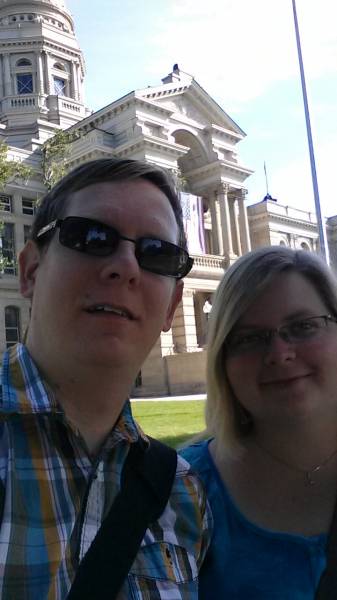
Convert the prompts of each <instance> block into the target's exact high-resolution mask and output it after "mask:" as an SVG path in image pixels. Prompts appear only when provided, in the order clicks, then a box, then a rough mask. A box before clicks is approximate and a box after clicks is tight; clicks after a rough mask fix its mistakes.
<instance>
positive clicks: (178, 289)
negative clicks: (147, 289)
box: [162, 280, 184, 331]
mask: <svg viewBox="0 0 337 600" xmlns="http://www.w3.org/2000/svg"><path fill="white" fill-rule="evenodd" d="M183 290H184V282H183V281H181V280H180V281H177V282H176V284H175V288H174V290H173V292H172V298H171V302H170V304H169V307H168V309H167V315H166V319H165V323H164V325H163V327H162V331H168V330H169V329H171V325H172V321H173V317H174V313H175V311H176V308H177V306H178V304H179V303H180V302H181V299H182V297H183Z"/></svg>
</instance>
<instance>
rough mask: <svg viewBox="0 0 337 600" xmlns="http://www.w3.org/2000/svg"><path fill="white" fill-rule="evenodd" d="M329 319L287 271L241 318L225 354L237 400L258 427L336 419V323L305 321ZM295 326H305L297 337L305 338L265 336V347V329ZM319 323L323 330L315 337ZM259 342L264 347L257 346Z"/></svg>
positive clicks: (312, 292)
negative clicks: (322, 317)
mask: <svg viewBox="0 0 337 600" xmlns="http://www.w3.org/2000/svg"><path fill="white" fill-rule="evenodd" d="M328 314H329V310H328V308H327V307H326V305H325V303H324V301H323V300H322V298H321V296H320V295H319V293H318V292H317V290H316V288H315V287H314V286H313V285H312V284H311V283H310V282H309V280H308V279H306V278H305V277H304V276H303V275H300V274H299V273H295V272H289V273H282V274H280V275H277V276H276V277H275V279H274V280H273V281H272V283H271V284H270V285H269V286H268V287H267V288H266V290H265V291H264V292H263V293H262V294H261V295H260V296H259V297H258V298H257V299H256V300H255V301H254V302H253V303H252V304H251V306H250V308H249V309H248V310H247V311H246V313H245V314H244V315H243V316H242V317H241V318H240V319H239V321H238V323H237V324H236V326H235V328H234V331H233V333H232V334H231V338H230V339H232V340H233V342H234V347H233V350H232V351H230V349H229V350H228V351H227V352H226V354H227V356H226V362H225V367H226V373H227V377H228V380H229V383H230V386H231V388H232V391H233V393H234V396H235V398H236V399H237V400H238V401H239V402H240V403H241V405H242V406H243V407H244V408H245V409H246V410H247V411H248V412H249V413H250V414H251V415H252V417H253V420H254V422H255V423H256V425H258V424H259V422H260V423H261V424H262V423H266V422H274V423H275V419H277V422H278V423H279V424H280V425H281V423H282V422H284V423H286V422H289V420H290V421H292V422H294V420H297V419H308V418H316V417H317V416H318V415H319V414H323V413H324V416H327V417H329V415H331V416H332V415H334V418H335V415H336V408H337V324H336V323H335V322H332V321H329V320H328V321H324V320H318V321H316V320H314V321H308V323H307V322H306V321H304V322H303V320H305V319H307V318H309V317H316V316H322V315H328ZM294 321H301V323H300V329H299V331H300V336H299V337H300V338H302V337H303V339H301V340H300V341H295V342H293V341H289V340H288V339H282V338H281V336H279V335H277V334H274V335H272V336H271V338H268V335H267V336H266V339H267V340H268V341H266V343H265V344H263V339H264V335H263V334H264V332H261V330H264V331H265V330H269V329H272V330H273V329H278V328H279V327H280V326H284V325H288V324H293V323H294ZM317 322H319V324H320V325H321V326H322V327H321V328H320V329H319V330H318V331H317V333H316V330H315V327H316V324H317ZM325 323H326V325H325ZM313 325H314V328H313ZM292 327H294V326H293V325H292ZM312 328H313V329H312ZM302 329H303V330H304V333H302ZM307 330H308V335H306V331H307ZM312 330H313V331H314V333H312ZM283 331H284V330H283ZM294 331H295V333H296V331H297V325H296V326H295V327H294ZM261 333H262V336H261ZM255 334H257V337H256V335H255ZM252 335H253V337H251V336H252ZM285 337H286V336H285ZM256 339H257V340H261V339H262V343H260V342H258V343H255V341H256ZM235 344H236V347H235Z"/></svg>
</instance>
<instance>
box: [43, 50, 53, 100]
mask: <svg viewBox="0 0 337 600" xmlns="http://www.w3.org/2000/svg"><path fill="white" fill-rule="evenodd" d="M44 58H45V60H44V75H45V78H44V80H45V82H46V92H47V94H48V96H50V95H53V94H54V88H53V82H52V77H51V68H52V64H51V57H50V55H49V54H48V52H45V53H44Z"/></svg>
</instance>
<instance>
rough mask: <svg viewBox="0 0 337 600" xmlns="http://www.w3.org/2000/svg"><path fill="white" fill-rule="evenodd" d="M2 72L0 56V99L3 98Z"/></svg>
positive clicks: (0, 57)
mask: <svg viewBox="0 0 337 600" xmlns="http://www.w3.org/2000/svg"><path fill="white" fill-rule="evenodd" d="M4 95H5V94H4V72H3V59H2V56H1V55H0V98H3V96H4Z"/></svg>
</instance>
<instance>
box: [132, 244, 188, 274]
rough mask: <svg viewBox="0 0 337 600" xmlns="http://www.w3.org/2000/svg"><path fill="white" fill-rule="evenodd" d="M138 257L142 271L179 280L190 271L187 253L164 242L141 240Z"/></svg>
mask: <svg viewBox="0 0 337 600" xmlns="http://www.w3.org/2000/svg"><path fill="white" fill-rule="evenodd" d="M136 256H137V260H138V262H139V265H140V266H141V267H142V269H146V270H147V271H151V272H152V273H158V274H159V275H169V276H171V277H177V278H179V277H183V276H184V275H185V274H186V272H188V271H189V270H190V269H188V270H187V264H188V261H189V257H188V254H187V252H185V250H183V249H182V248H179V246H176V245H175V244H170V242H165V241H163V240H157V239H152V238H142V239H140V240H139V241H138V243H137V248H136Z"/></svg>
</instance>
